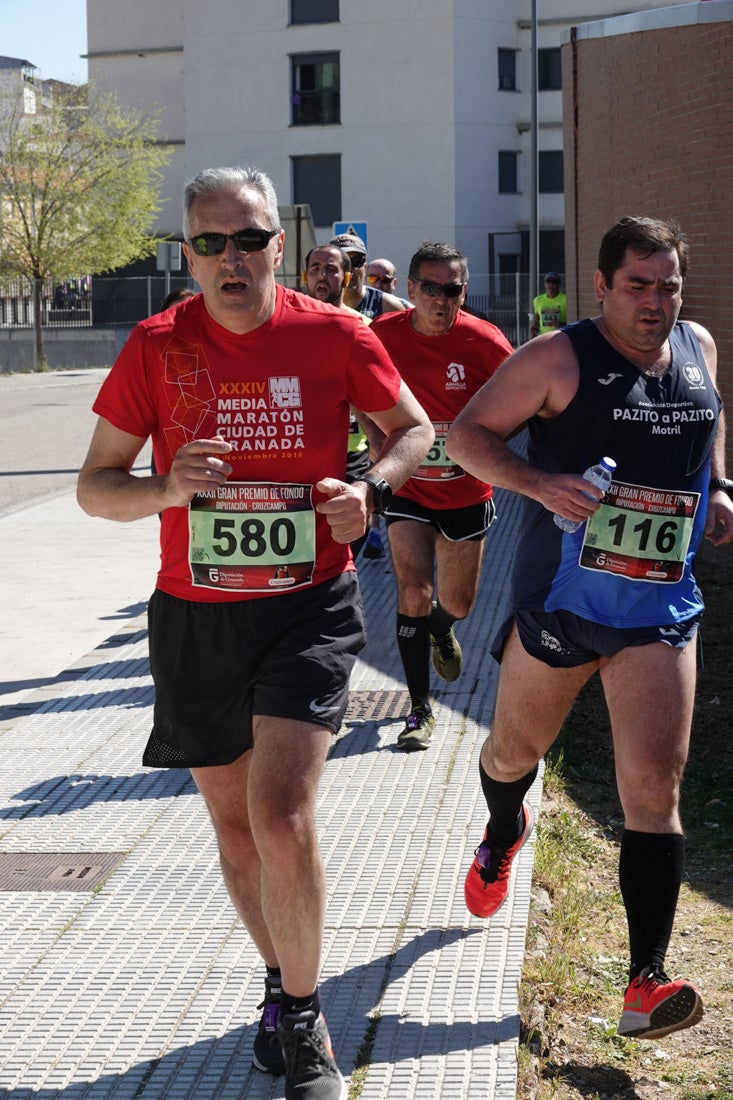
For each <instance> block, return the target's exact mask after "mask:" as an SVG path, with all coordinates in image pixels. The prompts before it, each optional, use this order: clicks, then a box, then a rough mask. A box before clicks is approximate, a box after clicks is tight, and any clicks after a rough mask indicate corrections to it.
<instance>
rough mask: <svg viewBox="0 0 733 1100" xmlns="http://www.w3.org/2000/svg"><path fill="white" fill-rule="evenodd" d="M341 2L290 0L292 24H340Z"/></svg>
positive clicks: (334, 0)
mask: <svg viewBox="0 0 733 1100" xmlns="http://www.w3.org/2000/svg"><path fill="white" fill-rule="evenodd" d="M338 21H339V0H290V22H291V23H338Z"/></svg>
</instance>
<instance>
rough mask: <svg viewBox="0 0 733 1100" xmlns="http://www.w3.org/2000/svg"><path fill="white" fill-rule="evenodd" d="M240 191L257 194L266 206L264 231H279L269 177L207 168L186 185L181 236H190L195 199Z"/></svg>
mask: <svg viewBox="0 0 733 1100" xmlns="http://www.w3.org/2000/svg"><path fill="white" fill-rule="evenodd" d="M243 187H249V188H251V189H252V190H253V191H257V192H259V194H260V195H261V196H262V198H263V199H264V202H265V211H266V213H267V218H268V220H269V222H270V224H269V226H262V228H263V229H276V230H277V231H278V233H279V232H280V230H281V228H282V227H281V225H280V214H279V212H278V208H277V194H276V192H275V186H274V184H273V182H272V180H271V179H270V177H269V176H268V175H267V174H266V173H265V172H263V171H262V170H261V169H259V168H250V167H247V168H241V167H236V168H206V169H204V171H203V172H199V174H198V175H197V176H194V178H193V179H192V180H189V181H188V183H187V184H186V190H185V191H184V192H183V236H184V238H185V240H188V239H189V238H190V236H191V209H192V207H193V204H194V202H195V201H196V199H199V198H202V197H203V196H205V195H215V194H218V193H219V192H225V193H229V194H231V195H237V194H239V192H240V191H241V190H242V188H243Z"/></svg>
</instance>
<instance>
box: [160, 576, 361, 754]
mask: <svg viewBox="0 0 733 1100" xmlns="http://www.w3.org/2000/svg"><path fill="white" fill-rule="evenodd" d="M148 629H149V644H150V670H151V673H152V676H153V682H154V684H155V710H154V714H153V730H152V733H151V735H150V739H149V741H148V744H147V747H146V749H145V752H144V754H143V764H144V765H145V766H147V767H151V768H194V767H195V768H201V767H207V766H214V765H217V764H231V763H232V762H233V761H234V760H236V759H237V758H238V757H239V756H241V755H242V753H244V752H246V751H247V750H248V749H251V748H252V745H253V737H252V719H253V717H254V716H255V715H266V716H268V717H273V718H288V719H293V720H295V721H302V722H312V723H313V724H314V725H317V726H320V727H322V728H325V729H330V730H331V731H332V732H333V733H338V730H339V728H340V726H341V722H342V720H343V716H344V713H345V711H346V705H347V703H348V698H349V677H350V675H351V670H352V668H353V665H354V661H355V660H356V656H357V654H358V653H359V651H360V650H361V649H362V648H363V646H364V644H365V642H366V626H365V621H364V609H363V607H362V602H361V594H360V592H359V585H358V582H357V579H356V573H355V572H353V571H352V572H346V573H342V574H341V575H340V576H338V577H335V578H333V579H332V580H327V581H323V582H322V583H321V584H317V585H314V586H313V587H311V588H304V589H303V590H302V591H300V592H291V593H289V594H288V595H287V596H284V595H283V596H266V597H263V598H261V599H254V600H238V601H236V602H232V603H194V602H193V601H190V600H181V599H177V598H176V597H175V596H169V595H168V594H167V593H165V592H160V591H157V590H156V591H155V592H154V593H153V595H152V597H151V599H150V603H149V605H148Z"/></svg>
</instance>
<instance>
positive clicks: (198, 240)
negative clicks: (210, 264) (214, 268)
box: [188, 229, 279, 256]
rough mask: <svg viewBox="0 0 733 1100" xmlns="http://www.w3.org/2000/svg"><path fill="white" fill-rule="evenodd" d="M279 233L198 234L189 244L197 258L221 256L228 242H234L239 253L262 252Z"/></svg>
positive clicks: (273, 230)
mask: <svg viewBox="0 0 733 1100" xmlns="http://www.w3.org/2000/svg"><path fill="white" fill-rule="evenodd" d="M278 232H279V230H277V229H239V230H237V232H236V233H197V234H196V236H195V237H191V239H190V241H189V242H188V243H189V244H190V245H191V248H192V249H193V250H194V252H195V253H196V255H197V256H221V254H222V252H223V251H224V249H225V248H226V246H227V241H234V247H235V248H236V250H237V252H261V251H262V249H263V248H267V246H268V244H269V243H270V241H271V240H272V238H273V237H276V236H277V234H278Z"/></svg>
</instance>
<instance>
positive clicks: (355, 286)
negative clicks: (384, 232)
mask: <svg viewBox="0 0 733 1100" xmlns="http://www.w3.org/2000/svg"><path fill="white" fill-rule="evenodd" d="M328 243H329V244H335V245H338V247H339V248H341V249H342V250H343V251H344V252H345V253H346V255H347V256H348V257H349V259H350V260H351V282H350V283H349V285H348V287H347V289H346V292H345V294H344V302H345V304H346V305H347V306H351V308H352V309H355V310H357V311H358V312H359V313H363V314H364V315H365V316H366V317H381V315H382V314H383V313H396V312H397V311H398V310H401V309H406V308H407V306H406V305H405V303H404V302H403V301H402V299H401V298H398V297H397V296H396V295H395V294H387V292H386V291H384V290H379V288H378V287H376V286H368V285H367V283H366V279H365V277H364V276H365V271H366V257H367V251H366V245H365V244H364V242H363V240H362V239H361V237H358V236H357V235H356V233H339V234H338V236H336V237H331V240H330V241H329V242H328Z"/></svg>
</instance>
